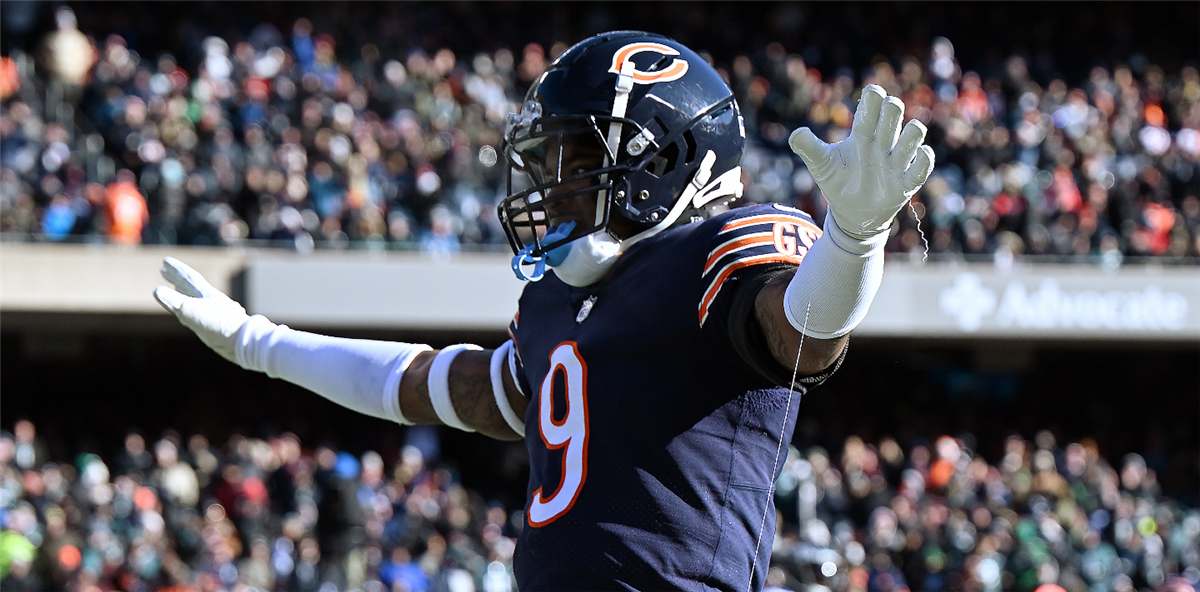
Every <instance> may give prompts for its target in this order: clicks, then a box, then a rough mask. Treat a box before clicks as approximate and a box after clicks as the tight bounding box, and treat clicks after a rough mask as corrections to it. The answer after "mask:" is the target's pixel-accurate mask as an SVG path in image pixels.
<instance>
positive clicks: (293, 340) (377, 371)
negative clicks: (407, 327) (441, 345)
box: [236, 315, 431, 425]
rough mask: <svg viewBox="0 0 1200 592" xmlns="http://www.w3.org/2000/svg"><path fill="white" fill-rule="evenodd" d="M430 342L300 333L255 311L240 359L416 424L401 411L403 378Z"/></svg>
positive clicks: (240, 344)
mask: <svg viewBox="0 0 1200 592" xmlns="http://www.w3.org/2000/svg"><path fill="white" fill-rule="evenodd" d="M429 349H431V348H430V347H429V346H428V345H420V344H411V343H397V342H389V341H371V340H367V339H345V338H341V337H329V336H326V335H317V334H314V333H306V332H304V331H296V330H293V329H290V328H288V326H287V325H276V324H275V323H272V322H271V321H270V320H268V319H267V318H266V317H264V316H262V315H254V316H252V317H250V319H249V320H248V321H246V323H245V324H244V325H243V326H242V329H241V331H239V333H238V335H237V348H236V354H237V361H238V364H240V365H241V366H242V367H243V368H245V369H247V370H254V371H257V372H265V373H266V374H267V376H270V377H272V378H282V379H283V380H286V381H288V382H290V383H293V384H297V385H300V386H302V387H304V388H306V389H308V390H310V391H312V392H314V393H317V394H318V395H321V396H322V397H325V398H326V399H329V400H330V401H333V402H334V403H337V404H338V405H341V406H343V407H346V408H348V409H353V410H355V411H357V412H359V413H362V414H365V415H370V416H372V417H378V418H380V419H389V420H391V421H394V422H397V423H400V424H404V425H412V422H411V421H409V420H408V418H406V417H404V414H403V413H402V412H401V410H400V378H401V377H403V376H404V371H405V370H407V369H408V366H409V364H411V363H412V361H413V358H415V357H416V355H417V354H419V353H421V352H423V351H428V350H429Z"/></svg>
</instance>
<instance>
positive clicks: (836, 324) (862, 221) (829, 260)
mask: <svg viewBox="0 0 1200 592" xmlns="http://www.w3.org/2000/svg"><path fill="white" fill-rule="evenodd" d="M903 117H904V103H903V102H902V101H901V100H900V99H898V98H896V97H889V96H887V95H886V93H884V91H883V89H882V88H880V87H878V86H875V85H873V84H872V85H868V86H867V87H866V88H864V89H863V92H862V97H861V98H860V99H859V103H858V110H857V111H856V112H855V114H854V125H853V127H852V128H851V130H850V135H849V137H847V138H846V139H845V140H842V141H841V142H838V143H836V144H826V143H825V142H822V141H821V140H820V139H818V138H817V137H816V135H814V134H813V132H812V130H809V129H808V128H806V127H802V128H800V129H798V130H796V131H795V132H794V133H792V137H791V138H790V139H789V140H788V143H789V144H790V145H791V147H792V151H793V152H795V153H796V154H797V155H799V156H800V158H801V159H803V160H804V163H805V164H806V165H808V170H809V172H810V173H812V176H813V179H815V180H816V182H817V185H818V186H819V187H820V188H821V192H822V193H824V194H825V199H826V200H828V202H829V213H828V215H827V216H826V217H825V233H824V234H823V235H822V236H821V238H819V239H818V240H817V241H816V243H815V244H813V246H812V248H811V249H809V251H808V253H807V254H806V255H805V256H804V262H803V263H801V264H800V266H799V267H798V268H796V271H795V275H794V276H792V277H790V278H789V277H788V275H787V274H781V275H780V276H777V277H776V278H774V279H773V280H772V281H771V282H769V283H768V284H767V285H766V286H765V287H764V288H763V290H762V291H761V292H759V295H758V297H757V299H756V301H755V304H756V305H757V306H756V309H755V312H756V314H757V317H758V321H759V323H760V324H761V325H762V327H763V332H764V334H765V335H766V336H767V341H768V344H769V345H770V347H771V350H772V353H773V354H774V355H775V359H776V360H778V361H779V362H780V363H781V364H784V365H785V367H788V368H791V367H793V365H795V364H796V363H797V362H796V359H797V351H796V350H797V348H798V347H800V334H799V333H797V332H802V333H803V334H804V335H805V339H804V345H803V348H801V349H800V362H799V369H800V374H801V375H804V374H806V372H805V371H806V370H807V371H808V372H807V374H811V373H814V372H818V371H820V370H822V369H824V368H826V367H828V366H829V365H830V364H832V363H833V362H834V361H835V360H836V359H837V357H838V355H840V354H841V351H842V348H844V347H845V345H846V341H847V335H848V334H849V333H850V331H851V330H852V329H854V328H855V327H857V326H858V324H859V323H860V322H862V319H863V317H865V316H866V315H867V310H868V308H869V307H870V306H871V301H872V300H873V299H874V298H875V292H876V291H878V290H879V284H880V282H881V281H882V279H883V248H884V245H885V244H886V243H887V239H888V231H889V229H890V228H891V225H892V219H893V218H894V217H895V216H896V213H897V212H899V211H900V208H902V207H904V204H906V203H908V200H909V199H910V198H912V196H913V195H914V194H915V193H916V192H917V190H918V189H920V188H921V186H922V185H924V184H925V180H926V179H928V178H929V174H930V173H931V172H933V149H932V148H930V147H928V146H924V145H922V142H924V140H925V126H923V125H921V122H919V121H917V120H915V119H914V120H912V121H909V122H908V124H907V125H905V126H904V129H903V131H901V129H900V122H901V121H902V120H903ZM789 328H790V329H793V330H789Z"/></svg>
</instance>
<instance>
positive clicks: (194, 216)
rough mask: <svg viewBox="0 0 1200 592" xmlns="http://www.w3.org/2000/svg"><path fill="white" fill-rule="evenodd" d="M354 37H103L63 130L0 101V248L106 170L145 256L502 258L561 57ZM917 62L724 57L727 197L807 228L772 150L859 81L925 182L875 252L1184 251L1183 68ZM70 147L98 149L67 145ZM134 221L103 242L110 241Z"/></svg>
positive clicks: (1076, 254)
mask: <svg viewBox="0 0 1200 592" xmlns="http://www.w3.org/2000/svg"><path fill="white" fill-rule="evenodd" d="M66 10H69V9H66ZM64 14H65V13H64ZM64 22H66V21H64ZM68 24H69V23H68ZM72 30H73V29H70V28H69V27H68V28H67V29H64V31H65V32H69V31H72ZM85 32H86V31H85ZM75 33H79V34H82V33H80V32H79V31H75ZM63 34H65V33H63ZM372 35H374V33H367V34H364V35H358V36H356V37H355V38H356V39H360V40H359V41H355V42H353V46H351V47H347V46H346V45H345V44H346V43H347V42H346V41H343V42H342V45H341V46H339V45H338V43H337V42H335V39H334V37H333V36H332V35H331V34H330V33H329V32H328V31H323V30H322V27H321V26H317V25H314V24H313V23H312V22H310V21H309V20H308V19H304V18H301V19H298V20H296V21H295V22H294V23H293V24H292V26H291V29H290V31H289V32H288V33H287V34H285V33H283V32H280V31H279V30H277V29H275V28H274V26H272V25H270V24H266V23H263V24H260V25H258V26H256V27H254V28H253V31H252V32H251V34H250V35H248V36H247V37H246V38H245V39H237V38H232V37H231V38H227V39H226V38H221V37H216V36H210V37H207V38H206V39H204V41H203V43H201V44H200V47H201V48H202V49H201V51H200V52H199V53H198V54H197V55H196V56H195V57H189V58H188V59H186V60H180V59H177V57H176V56H172V55H169V54H161V55H157V56H150V55H147V56H140V55H138V54H137V53H136V52H134V51H131V50H130V49H129V48H128V44H127V42H126V40H125V39H124V38H123V37H122V36H120V35H116V34H113V35H109V36H108V37H107V38H106V39H105V40H104V41H103V43H102V44H97V45H102V49H101V51H100V52H99V59H98V60H96V61H95V65H94V67H91V69H90V75H91V78H90V82H88V89H89V90H88V92H87V93H86V98H85V99H84V100H83V102H82V103H81V104H80V110H79V112H78V116H77V117H76V119H75V125H74V126H73V128H72V129H65V128H62V127H61V126H59V123H60V122H59V121H58V119H59V114H58V113H57V112H53V111H50V110H48V109H49V106H48V104H44V103H42V102H40V101H37V100H35V99H34V98H31V97H30V96H29V95H28V94H20V93H18V94H16V95H14V96H13V97H12V98H10V99H6V100H8V101H9V103H8V109H7V111H8V113H6V114H5V116H4V122H3V125H0V141H2V142H3V143H4V148H5V150H4V152H5V155H4V159H3V161H4V162H3V163H2V165H3V169H4V170H3V171H0V172H2V173H3V179H4V183H5V186H6V188H11V189H12V191H7V190H6V191H5V192H4V198H3V199H4V203H3V204H2V205H3V206H4V208H3V209H4V210H5V212H4V215H3V216H2V218H3V219H2V220H0V230H2V231H4V232H12V233H23V234H24V235H25V236H30V237H34V236H36V237H41V238H44V239H47V240H64V239H71V238H72V237H71V236H67V235H64V230H63V229H64V228H66V226H67V225H68V223H69V221H70V215H69V214H68V212H67V207H66V203H67V202H69V203H70V204H71V208H70V209H71V212H72V213H74V216H75V222H74V224H73V226H72V227H71V230H70V231H69V233H70V235H74V237H73V238H74V240H87V237H93V238H95V237H103V236H104V235H105V231H104V229H105V223H104V221H103V219H104V216H105V209H104V208H97V207H96V205H97V204H96V203H95V200H94V199H92V198H91V197H90V195H88V192H87V191H86V190H85V188H86V187H87V183H94V182H100V183H109V182H110V181H111V180H112V179H111V175H112V172H111V171H112V170H115V169H117V168H122V167H126V168H128V169H130V170H132V171H135V172H136V180H135V185H136V186H137V187H138V189H139V190H140V192H141V195H143V196H144V199H145V201H146V208H147V212H148V222H147V223H146V226H145V227H144V228H143V229H141V230H139V232H142V233H143V234H144V235H145V238H146V241H147V242H151V243H180V244H200V245H204V244H210V245H220V244H239V243H241V242H243V241H245V240H263V241H270V243H269V244H273V245H278V246H284V247H287V248H294V249H308V248H312V247H314V246H320V247H327V246H328V247H334V248H338V247H346V246H351V245H353V246H376V247H380V246H390V247H391V248H403V249H412V248H422V249H426V250H432V251H435V252H454V251H457V250H459V249H478V248H502V247H501V246H500V245H501V244H502V243H503V242H504V241H503V238H502V233H501V232H499V228H498V224H497V223H496V221H495V216H494V215H493V213H492V211H493V205H494V204H495V203H496V200H497V199H498V197H499V196H500V194H501V193H503V192H504V174H503V173H504V171H503V168H504V167H503V163H499V162H498V159H497V158H496V149H497V148H498V145H499V139H500V135H501V132H502V129H503V125H504V117H505V115H506V114H507V113H508V112H510V111H511V110H513V106H514V105H515V104H517V103H518V102H519V101H520V100H521V97H522V94H523V91H524V89H525V88H526V86H527V85H528V84H529V83H530V82H531V81H532V80H533V79H534V78H535V77H536V76H537V74H538V73H540V71H541V70H542V69H543V68H544V67H545V65H546V63H547V60H548V59H550V58H552V57H553V56H554V55H556V51H561V49H562V48H563V47H565V46H564V45H562V44H555V46H553V47H550V48H548V49H547V48H544V47H542V46H540V45H537V44H530V45H528V46H526V47H524V48H522V49H521V51H520V52H519V56H518V55H514V54H513V52H511V51H510V50H508V49H499V50H496V51H492V52H481V53H477V54H475V55H473V56H469V57H468V56H458V55H456V54H455V53H454V52H452V51H451V50H449V49H440V50H436V51H432V52H430V53H426V52H424V51H421V50H419V49H412V50H401V51H402V53H397V54H391V55H385V54H384V53H383V52H382V51H381V49H380V47H381V46H384V44H383V40H382V39H380V38H377V37H372ZM387 46H388V47H396V46H397V44H396V43H391V42H390V40H389V43H388V45H387ZM399 46H400V47H403V43H400V44H399ZM88 47H89V49H90V48H91V45H89V46H88ZM404 52H406V53H404ZM916 53H917V52H913V55H904V56H899V57H897V58H896V59H895V60H892V61H876V62H875V63H874V64H872V65H871V66H869V67H866V68H863V69H862V70H860V71H859V72H857V73H856V72H854V71H853V70H849V69H846V68H843V69H841V70H839V71H837V72H836V73H835V75H832V76H829V77H823V75H822V74H821V72H820V71H818V70H817V69H815V68H812V67H810V66H809V65H807V64H806V62H805V59H804V58H803V57H801V56H799V55H789V54H788V53H787V52H786V51H785V50H784V49H783V47H782V46H781V45H780V44H778V43H774V44H769V45H768V46H767V47H766V49H765V50H764V51H761V52H756V53H753V54H749V55H740V56H736V57H735V58H734V59H733V60H731V62H730V64H729V65H728V67H727V69H726V70H725V71H726V72H727V73H728V76H729V77H730V80H731V84H732V86H733V88H734V90H735V92H736V93H737V96H738V99H739V103H740V104H741V106H742V108H743V111H744V113H745V116H746V123H747V127H748V134H749V137H750V143H749V148H748V150H747V155H746V158H745V162H744V168H745V170H746V172H747V173H748V179H747V181H749V182H750V184H749V186H748V189H747V198H748V199H749V200H751V201H780V202H787V203H791V204H793V205H797V206H798V207H801V208H802V209H806V210H808V211H810V212H811V213H812V214H813V215H814V216H817V217H820V216H821V214H822V210H823V208H824V204H823V199H822V197H821V196H820V195H819V192H818V190H817V189H816V186H815V184H814V183H813V182H812V179H811V177H810V176H809V175H808V173H807V171H806V170H805V169H804V167H803V166H800V162H799V160H797V159H796V158H795V157H794V156H793V155H792V154H791V153H790V151H788V150H787V148H786V146H785V145H784V144H785V142H784V140H786V131H787V130H790V129H794V128H796V127H799V126H802V125H807V126H810V127H812V128H813V129H815V130H818V131H819V132H820V133H822V134H823V135H824V136H825V137H826V138H827V139H837V138H838V137H840V135H841V134H844V133H846V130H848V129H849V122H850V116H851V111H850V109H851V107H852V106H853V104H854V103H853V102H854V100H855V97H856V94H857V93H858V92H859V89H860V88H861V87H862V86H864V85H866V84H871V83H874V84H879V85H881V86H883V87H884V88H885V89H887V90H888V91H889V92H893V93H898V94H900V95H901V96H903V97H904V100H905V101H906V104H907V105H908V113H909V114H910V115H911V116H913V117H916V118H918V119H921V120H922V121H923V122H925V123H926V124H927V125H928V126H929V128H930V130H931V133H930V138H929V142H930V145H931V146H933V147H934V148H935V150H936V151H937V159H938V163H939V164H938V169H937V170H936V171H935V177H934V178H933V179H932V180H931V181H930V182H929V183H928V184H927V185H926V187H925V188H924V189H923V190H922V191H921V193H919V194H918V196H917V198H916V199H915V200H914V203H913V208H912V212H910V213H908V214H906V215H902V216H901V217H900V220H901V221H900V224H898V225H897V226H896V228H897V231H896V233H895V236H894V237H893V239H892V241H891V243H890V244H889V249H890V250H891V251H892V252H895V253H899V254H905V253H908V254H913V255H914V256H917V255H920V254H923V253H924V251H925V248H926V246H925V242H924V240H923V239H922V234H924V236H925V238H926V239H927V240H928V249H929V252H930V253H932V254H934V255H935V256H937V255H943V256H948V257H961V256H997V257H1006V256H1009V255H1017V256H1020V255H1044V256H1056V257H1067V258H1072V259H1085V260H1094V261H1101V262H1105V263H1108V264H1115V263H1119V262H1120V261H1121V260H1123V259H1124V258H1126V257H1135V258H1137V257H1197V256H1200V222H1198V216H1197V215H1196V214H1195V211H1196V210H1197V207H1196V205H1195V202H1196V199H1197V196H1200V74H1198V72H1197V69H1196V67H1195V65H1194V64H1192V65H1186V64H1185V65H1184V66H1183V67H1181V68H1180V69H1179V70H1178V71H1177V72H1172V73H1167V72H1164V70H1163V69H1162V68H1161V67H1159V66H1157V65H1154V64H1146V63H1140V62H1137V61H1136V60H1132V61H1131V62H1130V63H1132V64H1134V66H1131V65H1127V64H1117V65H1116V66H1115V67H1108V66H1104V65H1097V66H1095V67H1094V68H1093V69H1092V70H1091V72H1090V74H1089V75H1088V77H1087V78H1086V79H1084V80H1064V79H1062V78H1053V77H1051V78H1050V79H1049V80H1047V81H1046V82H1044V83H1041V82H1038V79H1039V78H1035V76H1034V75H1033V74H1032V73H1031V68H1030V64H1029V63H1028V61H1027V59H1026V58H1025V57H1024V56H1021V55H1014V56H1008V57H1006V58H1005V59H1003V60H1001V64H1002V67H997V68H996V69H995V71H990V72H976V71H970V70H967V71H964V70H963V69H962V67H961V66H960V64H959V63H958V61H957V58H956V55H955V49H954V45H953V43H952V42H951V41H950V40H948V39H946V38H938V39H935V40H934V41H933V42H932V43H931V44H930V46H929V47H928V49H927V50H926V51H925V52H924V53H926V54H927V55H928V58H927V59H921V57H919V56H918V55H915V54H916ZM1036 70H1037V71H1039V72H1041V71H1042V70H1044V68H1041V67H1039V68H1037V69H1036ZM17 71H18V73H20V74H21V75H22V76H24V77H29V76H32V77H33V79H32V80H25V81H23V84H24V86H25V87H30V86H31V83H32V86H35V87H36V86H42V85H44V84H45V83H46V82H47V80H46V76H47V74H42V73H40V72H37V71H34V70H33V69H32V68H26V69H24V70H22V69H21V68H17ZM58 71H59V70H57V69H50V70H47V73H50V75H51V76H54V74H52V73H53V72H58ZM55 126H59V127H58V130H59V131H53V128H55ZM43 130H46V131H43ZM91 130H94V132H95V133H96V134H99V136H100V137H101V138H103V142H102V143H97V142H95V141H94V140H93V141H92V144H91V146H90V147H88V140H87V139H86V138H87V137H88V136H89V132H91ZM52 131H53V133H52ZM98 144H102V145H103V149H102V150H100V147H99V145H98ZM105 162H107V163H109V164H107V165H104V164H103V163H105ZM98 163H99V164H98ZM106 167H110V168H107V169H106ZM105 170H107V171H109V172H107V173H106V172H104V171H105ZM60 195H63V196H65V197H64V198H60V197H59V196H60ZM85 199H86V200H87V201H85ZM89 204H90V205H91V207H88V205H89ZM130 204H131V205H135V204H132V202H130ZM1189 208H1190V209H1189ZM130 218H131V219H133V218H137V216H136V215H131V216H130ZM915 218H919V219H920V220H921V223H922V227H921V228H918V227H917V224H916V219H915ZM133 226H136V225H132V226H121V227H119V230H121V232H123V233H124V234H121V235H119V236H120V237H124V238H123V239H121V238H117V237H114V240H125V241H129V240H131V239H130V238H129V236H130V235H131V234H133V231H132V228H133Z"/></svg>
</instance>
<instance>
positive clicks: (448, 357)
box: [428, 343, 483, 432]
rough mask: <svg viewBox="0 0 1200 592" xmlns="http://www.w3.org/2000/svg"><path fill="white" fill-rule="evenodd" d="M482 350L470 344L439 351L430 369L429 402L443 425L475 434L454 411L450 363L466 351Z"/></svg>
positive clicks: (461, 344)
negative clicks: (451, 398)
mask: <svg viewBox="0 0 1200 592" xmlns="http://www.w3.org/2000/svg"><path fill="white" fill-rule="evenodd" d="M482 349H483V348H482V347H479V346H478V345H471V344H469V343H460V344H458V345H452V346H450V347H447V348H445V349H443V350H442V351H439V352H438V354H437V356H435V357H434V358H433V365H432V366H430V368H429V383H428V384H429V402H431V403H433V410H434V411H435V412H437V416H438V419H440V420H442V423H444V424H446V425H448V426H450V427H452V428H457V429H460V430H462V431H464V432H474V431H475V430H473V429H471V428H469V427H467V424H465V423H463V422H462V420H461V419H459V418H458V413H457V412H456V411H454V403H453V401H451V400H450V363H451V362H453V361H454V358H455V357H457V356H458V354H460V353H462V352H463V351H464V350H470V351H479V350H482Z"/></svg>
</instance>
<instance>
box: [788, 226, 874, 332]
mask: <svg viewBox="0 0 1200 592" xmlns="http://www.w3.org/2000/svg"><path fill="white" fill-rule="evenodd" d="M887 239H888V233H886V232H883V233H880V234H879V235H876V236H873V237H871V238H869V239H867V240H859V239H855V238H851V237H850V236H848V235H847V234H846V233H845V232H842V229H841V228H838V225H837V223H836V222H834V221H833V217H832V216H829V215H827V216H825V233H824V234H823V235H821V238H819V239H817V242H816V243H814V244H813V246H812V248H811V249H809V250H808V254H806V255H805V256H804V262H803V263H801V264H800V267H798V268H797V269H796V275H795V277H793V278H792V281H791V283H790V284H788V287H787V291H786V292H784V297H783V299H784V306H783V311H784V313H785V314H786V315H787V319H788V322H790V323H791V324H792V326H793V327H795V328H796V330H797V331H801V332H803V333H804V334H805V335H808V336H809V337H816V338H818V339H832V338H835V337H841V336H842V335H845V334H847V333H849V332H850V331H851V330H853V329H854V328H855V327H857V326H858V324H859V323H861V322H862V320H863V317H865V316H867V310H868V309H870V307H871V301H872V300H874V299H875V293H876V292H877V291H878V290H879V284H880V282H882V281H883V247H884V245H885V244H886V243H887ZM806 321H807V322H806Z"/></svg>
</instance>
